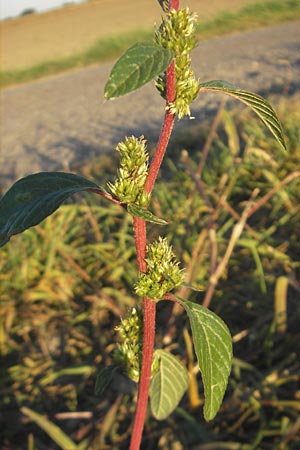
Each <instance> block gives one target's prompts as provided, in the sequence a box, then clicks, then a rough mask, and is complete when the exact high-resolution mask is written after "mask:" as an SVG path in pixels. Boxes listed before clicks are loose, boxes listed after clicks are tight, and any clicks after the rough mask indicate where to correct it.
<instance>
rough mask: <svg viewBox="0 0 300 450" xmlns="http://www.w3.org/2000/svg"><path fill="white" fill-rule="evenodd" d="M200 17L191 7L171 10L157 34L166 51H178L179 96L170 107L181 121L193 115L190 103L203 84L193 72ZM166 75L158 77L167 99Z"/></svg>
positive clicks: (161, 92)
mask: <svg viewBox="0 0 300 450" xmlns="http://www.w3.org/2000/svg"><path fill="white" fill-rule="evenodd" d="M196 24H197V15H196V14H194V13H190V11H189V8H185V9H179V10H178V11H175V10H171V11H170V12H169V13H167V15H166V18H165V19H163V22H162V24H161V26H160V28H159V29H158V31H157V32H156V35H155V40H156V42H157V44H159V45H161V46H162V47H164V48H170V49H172V50H173V52H174V59H175V75H176V95H175V100H174V101H173V102H171V103H170V104H169V105H168V106H167V108H168V109H169V111H170V112H171V113H172V114H177V115H178V118H179V119H182V118H183V117H184V116H186V115H188V116H189V115H190V106H189V105H190V103H192V102H193V101H194V100H195V99H196V97H197V95H198V92H199V81H198V80H197V79H196V78H195V76H194V72H193V70H192V69H191V57H190V53H191V51H192V49H193V48H194V47H195V45H196V40H195V33H196ZM165 79H166V77H165V74H163V75H161V76H159V77H158V79H157V81H156V87H157V89H158V90H159V92H160V94H161V95H162V96H163V97H164V98H165V92H166V81H165Z"/></svg>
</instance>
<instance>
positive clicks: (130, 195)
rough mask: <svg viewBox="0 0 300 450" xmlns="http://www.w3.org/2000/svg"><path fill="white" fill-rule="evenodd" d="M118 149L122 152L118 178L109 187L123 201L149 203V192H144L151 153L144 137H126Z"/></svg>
mask: <svg viewBox="0 0 300 450" xmlns="http://www.w3.org/2000/svg"><path fill="white" fill-rule="evenodd" d="M116 150H117V151H118V152H120V155H121V161H120V168H119V169H118V178H117V180H116V181H115V182H114V183H108V187H109V189H110V190H111V192H112V193H113V195H114V196H115V197H117V198H118V199H119V200H120V201H121V202H122V203H126V204H128V203H134V204H135V205H138V206H148V205H149V200H150V198H149V194H147V193H146V192H144V184H145V181H146V178H147V174H148V161H149V155H148V152H147V149H146V141H145V140H144V137H143V136H141V137H140V138H136V137H134V136H131V137H126V138H125V141H124V142H120V143H119V144H118V145H117V147H116Z"/></svg>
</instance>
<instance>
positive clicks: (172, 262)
mask: <svg viewBox="0 0 300 450" xmlns="http://www.w3.org/2000/svg"><path fill="white" fill-rule="evenodd" d="M146 263H147V272H146V273H141V274H140V277H139V280H138V282H137V283H136V285H135V287H134V289H135V292H136V294H137V295H139V296H141V297H148V298H151V299H152V300H156V301H158V300H161V299H162V298H163V296H164V295H165V294H166V293H167V292H169V291H171V290H172V289H174V288H175V287H178V286H180V285H181V284H182V283H183V278H184V272H183V270H180V269H179V263H178V262H177V260H176V257H175V255H174V253H173V250H172V247H170V246H169V244H168V242H167V239H163V238H161V237H159V239H158V241H156V242H154V243H152V244H149V245H148V246H147V257H146Z"/></svg>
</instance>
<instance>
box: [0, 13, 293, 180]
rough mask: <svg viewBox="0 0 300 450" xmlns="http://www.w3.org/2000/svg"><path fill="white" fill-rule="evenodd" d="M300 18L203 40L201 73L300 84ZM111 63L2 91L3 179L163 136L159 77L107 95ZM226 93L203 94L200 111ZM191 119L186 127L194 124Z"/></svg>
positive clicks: (270, 87) (257, 86) (245, 81)
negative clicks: (126, 141) (127, 140)
mask: <svg viewBox="0 0 300 450" xmlns="http://www.w3.org/2000/svg"><path fill="white" fill-rule="evenodd" d="M299 38H300V22H294V23H289V24H285V25H280V26H275V27H271V28H264V29H260V30H255V31H250V32H245V33H238V34H233V35H230V36H227V37H223V38H216V39H212V40H209V41H206V42H201V43H200V44H199V46H198V47H197V49H196V50H195V51H194V55H193V62H194V68H195V71H196V74H197V75H199V76H200V77H201V79H202V80H203V81H204V80H205V81H206V80H210V79H216V78H218V79H225V80H227V81H230V82H232V83H234V84H236V85H237V86H239V87H241V88H244V89H247V90H252V91H254V92H257V93H263V94H269V93H275V92H277V93H278V92H279V93H280V92H285V93H288V94H291V93H293V92H295V91H297V90H298V91H299V90H300V39H299ZM111 67H112V63H109V64H104V65H102V66H100V67H90V68H87V69H83V70H78V71H73V72H68V73H64V74H62V75H59V76H55V77H49V78H46V79H43V80H41V81H37V82H33V83H28V84H25V85H22V86H18V87H15V88H11V89H7V90H5V91H2V92H1V123H0V135H1V149H0V165H1V174H0V185H1V186H2V187H7V186H8V185H9V184H10V183H11V182H12V181H13V180H15V179H16V178H19V177H20V176H24V175H26V174H29V173H32V172H36V171H40V170H72V168H74V167H78V166H79V165H83V164H84V163H85V162H86V161H88V160H89V159H90V158H91V157H94V156H96V155H99V154H100V153H102V152H106V151H111V150H112V149H113V148H114V147H115V146H116V144H117V143H118V142H119V141H120V140H122V139H123V138H124V136H125V135H130V134H136V135H140V134H144V135H145V137H146V138H147V139H150V140H152V139H156V137H157V136H158V134H159V131H160V124H161V120H162V117H163V109H164V104H163V101H162V99H161V98H160V96H159V95H157V94H156V92H155V89H154V88H153V85H152V83H149V84H148V85H146V86H145V87H144V88H142V89H140V90H138V91H136V92H135V93H133V94H130V95H128V96H126V97H123V98H120V99H117V100H114V101H109V102H104V100H103V88H104V84H105V82H106V80H107V77H108V75H109V72H110V69H111ZM219 100H220V95H219V96H213V97H212V96H211V95H207V94H205V95H202V96H200V97H199V98H198V99H197V101H196V102H195V103H194V104H193V107H192V114H193V116H195V118H196V119H197V118H199V117H200V118H201V117H203V111H204V107H205V109H206V110H207V108H213V107H215V105H216V102H218V101H219ZM191 122H195V121H189V120H184V121H182V122H181V123H180V126H189V124H190V123H191Z"/></svg>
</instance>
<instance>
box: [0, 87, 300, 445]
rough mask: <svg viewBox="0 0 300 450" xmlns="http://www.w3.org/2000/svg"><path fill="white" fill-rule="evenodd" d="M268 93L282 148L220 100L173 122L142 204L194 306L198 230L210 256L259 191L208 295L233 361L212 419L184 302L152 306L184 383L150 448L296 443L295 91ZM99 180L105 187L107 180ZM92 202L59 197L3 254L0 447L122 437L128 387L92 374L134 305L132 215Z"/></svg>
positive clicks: (299, 243)
mask: <svg viewBox="0 0 300 450" xmlns="http://www.w3.org/2000/svg"><path fill="white" fill-rule="evenodd" d="M271 101H272V103H273V104H274V103H275V107H276V110H277V111H278V114H279V117H280V119H281V121H282V124H283V129H284V131H285V133H286V138H287V144H288V148H289V153H288V154H285V153H284V154H283V152H282V150H280V149H279V147H278V145H277V144H276V142H275V141H274V139H273V138H272V137H271V136H269V135H268V134H267V132H265V130H264V128H263V127H261V124H260V123H258V121H257V119H256V118H254V117H253V115H252V114H251V112H249V111H247V110H244V109H242V110H241V109H227V110H223V109H222V108H220V111H219V112H218V114H217V116H216V118H215V119H214V124H213V126H212V127H211V128H210V127H208V125H207V124H206V125H205V126H204V125H201V126H199V127H196V126H195V128H193V129H192V130H189V132H187V131H182V132H180V133H178V134H177V135H176V138H175V140H174V141H173V144H172V148H170V149H169V152H168V155H169V159H167V161H166V164H165V165H164V168H163V174H162V175H163V179H162V181H160V182H159V183H158V184H157V186H156V190H155V195H154V197H153V200H152V202H153V206H152V210H153V212H154V213H156V214H157V215H158V216H162V217H164V218H166V219H167V220H169V221H170V224H169V225H168V226H167V227H166V228H165V229H164V231H165V233H166V234H167V235H168V238H169V239H170V242H171V243H172V244H173V247H174V251H175V253H176V254H177V256H178V258H179V259H180V260H182V261H184V264H185V266H186V267H187V268H188V269H187V270H188V276H189V279H190V280H191V282H192V283H193V284H194V285H195V286H197V287H198V288H199V289H200V291H197V292H192V294H190V295H192V297H193V300H195V301H197V302H199V303H201V302H202V300H203V296H204V292H203V291H201V289H205V286H206V285H207V281H208V276H209V271H210V255H211V241H210V238H209V233H210V232H209V230H215V232H216V244H217V249H218V255H219V257H220V256H222V255H223V253H224V250H225V249H226V246H227V244H228V240H229V238H230V233H231V230H232V227H233V225H234V223H235V222H236V218H235V216H236V215H237V214H240V213H241V211H242V210H243V207H244V204H245V201H248V199H249V198H250V196H251V192H253V190H254V189H256V188H258V189H259V194H258V197H257V201H258V200H259V199H265V201H264V202H262V206H261V208H259V209H258V211H257V212H256V213H255V214H254V215H253V216H252V217H251V218H250V220H249V222H248V225H247V228H246V229H245V231H244V232H243V234H242V237H241V239H240V240H239V241H238V244H237V246H236V247H235V250H234V253H233V256H232V258H231V260H230V264H229V266H228V267H227V271H226V273H225V274H224V276H223V278H222V280H221V282H220V284H219V286H218V288H217V290H216V293H215V295H214V297H213V301H212V304H211V308H212V309H213V310H214V311H215V312H217V313H218V314H219V315H220V316H221V317H222V318H223V319H224V320H225V321H226V322H227V324H228V326H229V328H230V330H231V332H232V334H233V341H234V357H235V358H234V364H233V370H232V376H231V378H230V383H229V387H228V391H227V395H226V397H225V401H224V404H223V406H222V408H221V411H220V413H219V414H218V415H217V417H216V419H215V420H214V421H213V422H212V423H209V424H206V423H205V422H204V420H203V415H202V399H203V396H202V387H201V382H200V376H199V373H197V371H196V370H195V367H196V364H195V365H194V356H193V354H192V353H191V351H190V346H189V344H190V330H189V329H188V322H187V320H186V317H185V315H181V312H180V311H179V310H177V311H175V313H176V314H175V315H174V314H172V311H171V307H172V305H171V304H170V305H168V303H167V302H162V304H161V305H160V304H158V325H157V346H162V347H167V348H169V349H170V350H172V352H173V353H175V354H176V355H178V357H179V358H180V359H181V360H182V361H184V362H185V363H186V364H187V365H188V367H189V373H190V389H189V394H188V395H186V396H185V397H184V399H183V401H182V402H181V404H180V407H178V408H177V409H176V411H175V413H174V414H173V415H172V416H171V417H169V418H168V419H166V420H164V421H161V422H157V421H155V420H154V419H152V418H151V417H150V416H149V417H148V420H147V423H146V428H145V434H144V441H143V449H145V450H148V449H149V450H150V449H163V450H170V449H172V450H181V449H182V450H184V449H189V450H208V449H209V450H211V449H215V450H217V449H218V450H219V449H228V450H238V449H241V450H250V449H251V450H252V449H262V450H269V449H270V450H271V449H272V450H274V449H277V450H296V449H298V448H299V446H300V437H299V436H300V420H299V412H300V390H299V383H300V361H299V354H300V328H299V317H300V285H299V279H300V257H299V255H300V227H299V223H300V208H299V204H300V172H299V164H300V130H299V123H300V113H299V111H300V98H299V96H297V95H294V97H292V98H288V99H285V98H284V97H282V98H280V99H279V101H277V102H275V101H274V100H273V99H271ZM214 129H215V130H216V132H215V133H214ZM199 136H200V137H199ZM204 149H206V150H205V151H208V157H207V160H206V163H205V165H204V168H203V172H202V180H203V183H202V184H201V185H199V184H198V183H197V182H196V181H195V173H196V171H197V168H198V164H199V161H201V153H202V152H203V151H204ZM202 154H203V153H202ZM113 165H114V164H113V161H112V158H111V157H109V156H107V155H103V156H102V157H101V158H99V159H98V160H96V161H93V162H92V163H91V165H90V166H89V167H85V168H83V174H84V175H89V176H92V177H94V179H95V181H97V178H98V177H99V174H101V177H103V176H104V175H103V174H105V177H106V178H107V180H109V179H110V180H111V179H112V177H113V174H114V173H115V168H114V167H113ZM166 180H167V181H166ZM98 181H99V182H100V183H101V184H102V185H103V181H104V180H103V178H102V179H101V180H98ZM270 191H271V192H273V195H272V196H270V197H269V198H267V197H264V196H265V195H266V194H267V193H268V192H270ZM100 202H101V203H100V204H99V197H96V198H93V197H87V198H82V197H79V198H78V202H77V206H75V207H74V206H73V205H72V206H71V205H68V204H67V205H65V206H63V207H62V208H61V209H60V210H59V211H57V212H56V213H55V214H54V215H53V216H51V217H49V218H48V219H47V220H46V221H44V222H43V223H42V224H41V225H39V226H37V227H35V228H32V229H30V230H28V231H27V232H25V233H24V234H22V235H20V236H16V237H14V238H13V239H12V241H11V242H10V243H9V244H8V245H6V246H5V247H3V248H2V249H1V250H0V308H1V314H0V349H1V359H2V362H1V373H0V393H1V395H0V398H1V400H0V401H1V404H0V411H1V413H0V430H1V431H0V442H1V443H2V444H1V448H3V449H5V450H10V449H14V450H17V449H22V450H23V449H39V450H43V449H48V450H49V449H57V448H63V449H66V450H70V449H71V448H78V449H86V448H89V449H95V450H97V449H103V450H105V449H110V450H117V449H118V450H122V449H126V448H127V447H128V442H129V437H130V432H131V428H130V426H131V420H132V417H133V412H134V409H135V405H134V403H135V395H136V388H135V385H134V384H131V383H130V382H129V381H128V380H127V379H126V378H125V377H124V378H123V376H122V375H121V374H118V375H116V377H115V379H114V381H113V383H112V385H111V386H110V387H109V389H108V390H107V392H106V394H105V395H104V396H102V397H100V398H99V397H97V396H95V395H94V385H95V377H96V373H97V370H98V369H100V368H102V367H104V366H105V365H107V364H109V363H110V361H111V353H112V352H113V350H114V348H115V346H116V332H115V330H114V327H115V326H116V325H117V324H118V323H119V319H120V316H122V315H125V313H126V311H127V309H128V307H130V306H132V305H134V304H135V302H136V298H135V297H134V295H133V293H132V290H131V286H132V283H133V282H134V281H135V279H136V276H137V272H136V267H135V263H134V251H135V250H134V246H133V243H134V241H133V236H132V231H131V226H130V223H131V220H132V219H131V217H130V216H129V215H128V214H125V213H124V211H123V210H121V208H119V207H118V206H114V205H112V206H111V205H108V204H107V203H105V201H102V200H100ZM99 225H100V226H99ZM154 230H155V228H153V232H152V235H153V234H154V233H155V231H154ZM152 237H154V236H152ZM286 288H287V290H286ZM181 294H182V295H186V293H185V292H181ZM285 301H286V303H285ZM173 337H174V338H175V337H176V339H174V341H176V342H179V344H178V345H177V344H176V345H174V344H172V338H173ZM70 440H71V441H70Z"/></svg>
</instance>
